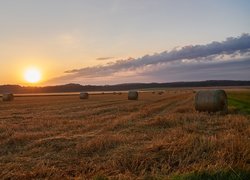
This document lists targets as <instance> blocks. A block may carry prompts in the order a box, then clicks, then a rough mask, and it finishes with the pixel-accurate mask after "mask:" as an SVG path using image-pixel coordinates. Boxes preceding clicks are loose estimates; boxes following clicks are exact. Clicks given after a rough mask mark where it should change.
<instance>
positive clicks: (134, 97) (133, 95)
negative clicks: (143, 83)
mask: <svg viewBox="0 0 250 180" xmlns="http://www.w3.org/2000/svg"><path fill="white" fill-rule="evenodd" d="M138 95H139V94H138V92H137V91H129V92H128V100H138Z"/></svg>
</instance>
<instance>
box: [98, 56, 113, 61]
mask: <svg viewBox="0 0 250 180" xmlns="http://www.w3.org/2000/svg"><path fill="white" fill-rule="evenodd" d="M113 58H114V57H99V58H96V60H100V61H102V60H110V59H113Z"/></svg>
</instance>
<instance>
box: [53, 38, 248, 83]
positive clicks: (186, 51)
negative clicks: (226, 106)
mask: <svg viewBox="0 0 250 180" xmlns="http://www.w3.org/2000/svg"><path fill="white" fill-rule="evenodd" d="M105 77H109V78H110V79H112V80H113V81H110V83H121V82H122V81H124V82H140V81H144V82H145V81H146V82H149V81H155V82H167V81H191V80H206V79H232V80H249V79H250V35H249V34H242V35H241V36H239V37H230V38H227V39H226V40H225V41H222V42H215V41H214V42H212V43H209V44H206V45H190V46H185V47H182V48H181V49H174V50H171V51H164V52H162V53H155V54H153V55H145V56H143V57H141V58H137V59H131V58H130V59H125V60H118V61H116V62H113V63H108V64H106V65H100V66H92V67H85V68H81V69H73V70H68V71H66V72H65V75H64V76H61V77H57V78H54V79H52V80H51V82H76V81H77V82H79V83H85V81H86V80H91V79H92V80H93V81H92V82H93V84H94V83H95V82H97V83H101V82H103V84H109V82H104V81H100V79H105ZM95 79H99V80H97V81H95Z"/></svg>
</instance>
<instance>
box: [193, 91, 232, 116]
mask: <svg viewBox="0 0 250 180" xmlns="http://www.w3.org/2000/svg"><path fill="white" fill-rule="evenodd" d="M195 109H196V110H197V111H206V112H217V111H222V112H225V113H226V112H227V111H228V109H227V94H226V92H225V91H224V90H203V91H198V92H197V93H196V95H195Z"/></svg>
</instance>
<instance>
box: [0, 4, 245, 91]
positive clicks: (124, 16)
mask: <svg viewBox="0 0 250 180" xmlns="http://www.w3.org/2000/svg"><path fill="white" fill-rule="evenodd" d="M249 9H250V1H248V0H237V1H235V0H219V1H218V0H206V1H205V0H204V1H201V0H175V1H173V0H154V1H152V0H71V1H69V0H36V1H34V0H22V1H20V0H8V1H6V0H0V84H20V85H31V84H29V83H27V82H26V81H25V79H24V74H25V71H26V69H29V68H30V67H36V68H37V69H39V70H40V71H41V73H42V80H41V81H40V82H39V83H37V84H36V85H41V86H44V85H57V84H67V83H79V84H83V85H84V84H93V85H94V84H101V85H106V84H120V83H135V82H146V83H147V82H174V81H200V80H211V79H213V80H219V79H220V80H224V79H230V80H250V35H249V33H250V21H249V18H250V11H249Z"/></svg>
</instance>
